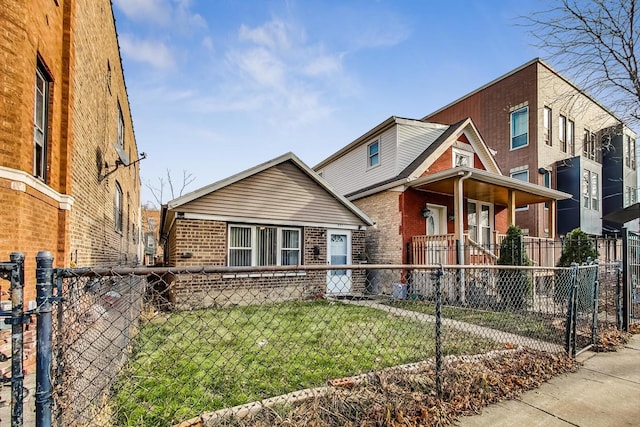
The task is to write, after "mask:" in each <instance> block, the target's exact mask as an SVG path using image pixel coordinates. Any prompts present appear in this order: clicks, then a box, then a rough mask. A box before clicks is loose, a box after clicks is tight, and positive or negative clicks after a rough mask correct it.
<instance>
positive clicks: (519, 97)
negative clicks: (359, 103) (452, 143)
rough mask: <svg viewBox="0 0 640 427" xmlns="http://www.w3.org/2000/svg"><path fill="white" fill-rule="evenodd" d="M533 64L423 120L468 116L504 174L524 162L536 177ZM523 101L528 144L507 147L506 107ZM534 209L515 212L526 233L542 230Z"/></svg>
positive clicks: (446, 120) (449, 120) (453, 120)
mask: <svg viewBox="0 0 640 427" xmlns="http://www.w3.org/2000/svg"><path fill="white" fill-rule="evenodd" d="M537 67H538V65H537V64H535V63H534V64H532V65H530V66H529V67H526V68H524V69H522V70H520V71H519V72H517V73H515V74H512V75H511V76H509V77H506V78H504V79H503V80H500V81H498V82H496V83H494V84H493V85H491V86H489V87H487V88H485V89H483V90H481V91H478V92H476V93H475V94H473V95H471V96H469V97H467V98H465V99H463V100H461V101H460V102H458V103H456V104H454V105H452V106H450V107H448V108H446V109H444V110H442V111H440V112H437V113H435V114H433V115H431V116H427V117H425V119H424V120H425V121H429V122H436V123H445V124H450V123H456V122H458V121H460V120H463V119H465V118H467V117H471V119H472V120H473V122H474V123H475V125H476V127H477V128H478V131H479V132H480V134H481V135H482V137H483V138H484V140H485V142H486V143H487V145H488V146H489V147H491V148H493V149H495V150H497V154H496V156H495V158H496V161H497V162H498V165H499V166H500V168H501V169H502V171H503V173H504V174H505V175H507V176H508V175H509V170H510V169H511V168H514V167H518V166H522V165H527V164H528V165H530V171H529V174H530V175H529V177H530V179H537V178H535V173H537V172H536V171H537V165H538V150H537V146H536V144H535V143H534V142H535V141H537V140H538V137H537V126H536V117H537V108H538V105H537V103H538V98H537V89H538V87H537V81H538V78H537V76H538V72H537ZM524 102H528V106H529V142H530V144H529V146H527V147H524V148H520V149H518V150H514V151H511V150H510V144H511V142H510V141H511V139H510V138H511V134H510V110H511V109H512V108H513V107H515V106H517V105H519V104H521V103H524ZM577 131H578V130H576V132H577ZM535 211H536V210H535V209H529V211H521V212H517V213H516V222H517V223H518V224H519V225H520V226H521V227H523V228H529V231H530V234H532V235H539V234H538V231H542V230H538V227H537V225H536V215H535Z"/></svg>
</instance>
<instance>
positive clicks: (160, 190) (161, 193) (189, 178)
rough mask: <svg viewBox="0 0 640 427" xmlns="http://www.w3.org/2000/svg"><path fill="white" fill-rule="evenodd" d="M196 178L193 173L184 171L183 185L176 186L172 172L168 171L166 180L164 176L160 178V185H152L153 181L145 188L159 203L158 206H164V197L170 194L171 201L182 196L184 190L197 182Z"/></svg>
mask: <svg viewBox="0 0 640 427" xmlns="http://www.w3.org/2000/svg"><path fill="white" fill-rule="evenodd" d="M195 179H196V177H195V176H193V174H192V173H191V172H187V171H186V170H183V171H182V183H180V184H179V185H176V184H174V178H173V177H172V176H171V170H170V169H167V176H166V178H165V177H163V176H159V177H158V183H157V184H155V185H154V184H152V183H151V181H148V182H147V183H146V184H145V186H146V187H147V188H148V189H149V190H150V191H151V194H152V195H153V198H154V199H155V200H156V202H157V203H158V206H162V204H163V203H164V201H165V200H164V197H165V196H166V195H167V194H166V193H167V192H168V193H169V194H168V195H169V196H170V197H171V198H170V199H169V200H173V199H175V198H176V197H180V196H182V194H183V193H184V190H185V189H186V188H187V187H188V186H189V184H191V183H193V181H195Z"/></svg>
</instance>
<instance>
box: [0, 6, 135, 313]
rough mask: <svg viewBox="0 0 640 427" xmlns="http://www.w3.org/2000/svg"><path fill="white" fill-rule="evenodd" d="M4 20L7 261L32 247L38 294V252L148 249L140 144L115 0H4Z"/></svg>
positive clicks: (1, 222) (1, 178)
mask: <svg viewBox="0 0 640 427" xmlns="http://www.w3.org/2000/svg"><path fill="white" fill-rule="evenodd" d="M0 28H2V33H3V36H2V38H0V52H2V55H1V56H0V76H2V77H1V79H0V147H1V148H0V207H1V208H2V212H3V214H2V215H1V216H0V230H2V238H1V240H0V260H3V261H4V260H8V259H9V254H10V253H11V252H13V251H20V252H23V253H24V255H25V276H26V288H25V302H27V303H29V302H31V304H33V302H32V301H33V300H34V299H35V286H34V284H35V278H34V271H35V270H34V269H35V256H36V254H37V253H38V251H42V250H47V251H51V252H52V253H53V256H54V266H58V267H62V266H73V265H77V266H91V265H115V264H130V263H133V262H136V260H138V259H140V257H141V256H142V252H141V250H140V249H139V248H140V245H139V242H140V207H139V206H140V177H139V172H140V170H139V164H138V160H139V153H138V150H137V147H136V140H135V137H134V132H133V125H132V120H131V113H130V110H129V102H128V98H127V91H126V87H125V82H124V76H123V72H122V66H121V60H120V53H119V47H118V40H117V36H116V28H115V21H114V16H113V11H112V6H111V2H110V1H109V0H56V1H53V0H25V1H13V0H0ZM143 157H144V156H143ZM6 290H7V288H6V283H5V284H1V283H0V291H2V292H1V293H2V295H0V299H1V300H6V299H7V295H6V294H5V291H6Z"/></svg>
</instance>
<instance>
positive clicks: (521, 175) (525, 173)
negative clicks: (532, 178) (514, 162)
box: [511, 170, 529, 211]
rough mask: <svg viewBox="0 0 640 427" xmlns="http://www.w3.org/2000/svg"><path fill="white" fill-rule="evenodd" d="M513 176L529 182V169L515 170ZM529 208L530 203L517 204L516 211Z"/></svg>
mask: <svg viewBox="0 0 640 427" xmlns="http://www.w3.org/2000/svg"><path fill="white" fill-rule="evenodd" d="M511 178H515V179H517V180H520V181H524V182H529V170H524V171H519V172H513V173H512V174H511ZM527 209H529V205H522V206H516V211H526V210H527Z"/></svg>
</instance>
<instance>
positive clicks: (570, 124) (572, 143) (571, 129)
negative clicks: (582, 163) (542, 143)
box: [567, 120, 576, 156]
mask: <svg viewBox="0 0 640 427" xmlns="http://www.w3.org/2000/svg"><path fill="white" fill-rule="evenodd" d="M575 130H576V124H575V122H574V121H573V120H569V121H567V144H569V153H571V155H572V156H575V155H576V132H575Z"/></svg>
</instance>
